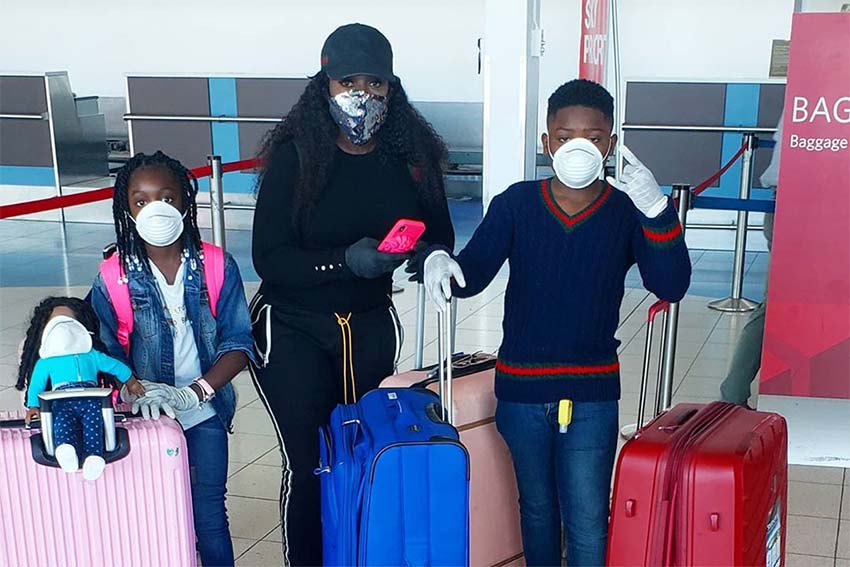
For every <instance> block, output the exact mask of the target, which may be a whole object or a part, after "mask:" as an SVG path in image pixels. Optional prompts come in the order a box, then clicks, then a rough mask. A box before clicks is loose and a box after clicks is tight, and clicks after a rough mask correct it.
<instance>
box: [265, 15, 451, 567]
mask: <svg viewBox="0 0 850 567" xmlns="http://www.w3.org/2000/svg"><path fill="white" fill-rule="evenodd" d="M444 156H445V146H444V145H443V142H442V141H441V140H440V138H439V137H438V136H437V134H436V133H435V132H434V130H433V129H432V128H431V126H430V125H429V124H428V123H427V122H425V120H424V119H423V118H422V116H421V115H420V114H419V113H418V112H417V111H416V110H415V109H414V108H413V107H412V106H411V105H410V103H409V102H408V100H407V95H406V94H405V92H404V89H403V88H402V86H401V81H400V80H399V79H398V78H397V77H395V76H394V75H393V72H392V48H391V47H390V44H389V42H388V41H387V39H386V38H385V37H384V36H383V35H382V34H381V33H380V32H379V31H378V30H376V29H374V28H371V27H368V26H364V25H360V24H352V25H347V26H343V27H341V28H339V29H337V30H336V31H335V32H334V33H332V34H331V35H330V37H328V39H327V40H326V42H325V45H324V47H323V48H322V70H321V71H320V72H319V73H318V74H317V75H316V76H315V77H313V78H312V80H311V81H310V83H309V84H308V85H307V88H306V90H305V91H304V94H303V95H302V96H301V99H300V100H299V101H298V103H297V104H296V105H295V106H294V107H293V108H292V111H291V112H290V113H289V114H288V115H287V116H286V118H285V119H284V120H283V121H282V122H281V123H280V124H279V125H278V126H277V127H276V128H275V129H274V130H273V131H272V132H271V134H270V135H269V137H268V139H267V140H266V142H265V144H264V147H263V149H262V151H261V157H262V158H263V159H264V160H265V166H264V170H263V172H262V177H261V182H260V189H259V194H258V197H257V210H256V214H255V217H254V241H253V242H254V243H253V257H254V266H255V268H256V270H257V273H258V274H259V275H260V277H261V278H262V285H261V286H260V290H259V291H258V293H257V295H256V297H255V298H254V300H253V302H252V305H251V314H252V320H253V323H254V337H255V339H256V342H257V349H258V351H259V354H260V355H261V357H262V358H263V361H264V365H263V367H262V368H257V369H254V372H253V376H254V383H255V385H256V387H257V390H258V391H259V393H260V396H261V398H262V399H263V402H264V403H265V405H266V408H267V409H268V410H269V412H270V413H271V415H272V418H273V420H274V422H275V426H276V428H277V433H278V437H279V441H280V446H281V452H282V454H283V480H282V484H281V516H282V529H283V551H284V561H285V563H286V564H288V565H321V563H322V549H321V548H322V538H321V521H320V498H319V481H318V479H317V478H316V477H315V476H314V474H313V470H314V468H315V467H316V464H317V463H318V461H319V454H318V440H317V436H318V433H317V430H318V428H319V426H321V425H324V424H325V423H327V421H328V419H329V417H330V413H331V410H332V409H333V408H334V407H335V406H336V404H338V403H341V402H346V401H347V402H348V403H351V402H353V401H355V400H357V399H358V398H359V397H360V396H362V395H363V394H364V393H366V392H367V391H369V390H371V389H373V388H376V387H377V386H378V384H379V383H380V381H381V380H382V379H383V378H384V377H386V376H388V375H390V374H392V373H393V371H394V369H395V366H396V363H397V362H398V355H399V352H400V350H401V338H402V329H401V325H400V321H399V318H398V315H397V314H396V312H395V309H394V308H393V304H392V300H391V291H392V273H393V271H394V270H395V269H396V268H398V267H399V266H400V265H401V264H402V263H403V262H404V261H405V260H407V259H409V255H403V254H383V253H381V252H378V251H377V246H378V244H379V241H380V240H381V239H382V238H383V237H384V236H385V235H386V233H387V232H388V231H389V230H390V229H391V228H392V226H393V225H394V224H395V222H396V221H397V220H399V219H402V218H405V219H415V220H421V221H423V222H424V223H425V225H426V227H427V230H426V232H425V234H424V236H423V238H422V240H423V242H427V243H428V244H443V245H446V246H448V247H449V248H452V247H453V245H454V232H453V230H452V225H451V220H450V218H449V212H448V206H447V203H446V197H445V192H444V188H443V178H442V170H441V167H440V162H441V160H442V159H443V158H444Z"/></svg>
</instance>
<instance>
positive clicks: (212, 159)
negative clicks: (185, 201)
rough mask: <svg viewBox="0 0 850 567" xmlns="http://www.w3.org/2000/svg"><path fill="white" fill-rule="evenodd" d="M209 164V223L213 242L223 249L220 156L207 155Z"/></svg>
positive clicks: (222, 189)
mask: <svg viewBox="0 0 850 567" xmlns="http://www.w3.org/2000/svg"><path fill="white" fill-rule="evenodd" d="M207 162H209V164H210V171H211V174H210V223H211V226H212V233H213V244H215V245H216V246H218V247H220V248H222V249H225V248H227V244H226V242H225V236H224V234H225V232H224V186H223V184H222V176H223V174H222V171H221V156H216V155H212V156H207Z"/></svg>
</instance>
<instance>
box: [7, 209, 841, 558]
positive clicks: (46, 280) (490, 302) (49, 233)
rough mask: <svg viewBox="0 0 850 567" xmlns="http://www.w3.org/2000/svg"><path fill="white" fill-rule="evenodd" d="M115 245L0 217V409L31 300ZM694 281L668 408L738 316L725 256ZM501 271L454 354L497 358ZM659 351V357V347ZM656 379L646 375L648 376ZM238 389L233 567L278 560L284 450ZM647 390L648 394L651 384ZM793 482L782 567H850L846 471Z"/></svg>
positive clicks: (645, 301)
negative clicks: (715, 302) (728, 309)
mask: <svg viewBox="0 0 850 567" xmlns="http://www.w3.org/2000/svg"><path fill="white" fill-rule="evenodd" d="M454 205H455V206H453V216H454V218H455V223H456V226H458V227H459V230H458V232H459V240H460V242H461V243H462V242H463V241H465V240H466V239H468V237H469V234H470V232H471V230H472V228H473V227H474V226H475V222H476V218H475V214H476V213H475V206H474V205H471V204H460V205H458V204H454ZM227 238H228V248H229V250H230V251H231V252H232V253H233V254H234V255H235V256H236V258H237V260H238V262H239V265H240V267H241V269H242V273H243V276H244V278H245V280H246V282H247V283H246V288H247V289H246V291H247V293H248V294H249V296H250V295H251V294H252V293H253V291H254V290H255V289H256V286H257V283H256V280H257V277H256V274H255V273H254V271H253V268H252V267H251V262H250V233H248V232H238V231H231V232H229V233H228V236H227ZM112 239H113V235H112V228H111V227H108V226H102V225H84V224H76V225H68V227H67V229H66V231H65V232H64V234H63V233H62V231H61V230H60V229H59V226H58V225H56V224H52V223H36V222H21V221H0V411H2V410H7V409H15V408H19V407H20V404H21V398H20V394H19V393H18V392H17V391H15V390H14V388H12V385H13V383H14V379H15V373H16V366H15V365H16V358H15V357H16V354H15V349H16V346H17V344H18V342H19V341H20V339H21V337H22V333H23V332H24V328H25V325H26V323H27V320H28V317H29V314H30V311H31V309H32V307H33V306H34V304H35V303H36V302H37V301H38V300H39V299H41V298H43V297H45V296H47V295H49V294H57V293H58V294H71V295H79V296H82V295H84V294H85V293H86V291H87V289H88V284H89V283H90V281H91V278H92V275H93V274H94V272H95V270H96V267H97V264H98V261H99V257H100V256H99V249H100V247H101V246H102V245H103V244H105V243H108V242H110V241H111V240H112ZM692 258H693V261H694V282H693V285H692V287H691V291H690V295H689V296H688V298H687V299H686V300H685V301H683V302H682V308H681V325H680V334H679V344H678V351H677V357H676V372H675V376H676V382H675V388H676V389H675V394H674V401H684V400H693V401H708V400H713V399H716V398H717V397H718V388H719V384H720V381H721V380H722V378H723V375H724V374H725V371H726V366H727V364H728V361H729V358H730V356H731V352H732V349H733V348H734V344H735V341H736V340H737V337H738V334H739V332H740V330H741V328H742V326H743V324H744V322H745V321H746V315H721V314H719V313H716V312H713V311H709V310H708V309H706V307H705V304H706V302H707V301H708V299H709V298H717V297H722V296H725V295H726V294H727V293H728V285H729V284H728V282H729V281H730V274H729V267H730V265H731V254H729V253H724V252H704V251H694V252H692ZM747 265H748V271H747V278H746V284H745V295H747V296H749V297H751V298H753V299H757V300H760V299H761V298H762V297H763V293H764V277H765V272H766V267H767V258H766V256H764V255H760V254H753V255H751V256H749V257H748V259H747ZM505 275H506V271H503V273H502V274H500V276H499V278H497V279H496V281H494V283H493V284H492V285H491V286H490V287H489V288H488V289H487V290H485V291H484V292H483V293H482V294H481V295H480V296H478V297H476V298H473V299H469V300H464V301H462V302H461V303H460V305H459V309H458V331H457V350H463V351H466V352H470V351H475V350H487V351H494V350H496V348H497V347H498V346H499V341H500V337H501V325H500V323H501V313H502V301H503V292H504V288H505V285H506V282H507V280H506V278H505ZM399 283H400V284H401V285H402V286H403V287H404V288H405V290H404V292H403V293H401V294H398V295H396V296H395V301H396V305H397V307H398V309H399V312H400V314H401V318H402V321H403V323H404V324H405V326H406V329H407V336H408V339H409V340H408V341H407V342H406V344H405V345H404V348H403V350H402V365H401V367H402V369H406V368H410V367H411V366H412V361H413V341H412V337H413V332H414V331H413V328H414V327H413V326H414V320H415V305H416V290H415V289H414V288H413V287H412V286H411V284H408V283H407V282H406V281H404V280H401V279H400V281H399ZM627 285H628V288H629V289H627V292H626V296H625V299H624V301H623V308H622V311H621V314H622V325H621V327H620V330H619V331H618V336H619V338H620V339H621V340H622V343H623V344H622V347H621V352H620V354H621V362H622V366H623V373H622V374H623V397H622V400H621V405H620V421H621V423H623V424H626V423H631V422H633V421H634V420H635V412H636V407H637V398H638V391H639V378H640V370H641V364H642V359H643V345H644V336H645V335H644V333H645V325H644V319H645V313H646V308H647V306H648V305H649V304H650V303H651V302H652V298H651V297H650V296H649V295H648V294H647V293H646V292H645V291H643V290H642V289H640V288H639V285H640V280H639V276H638V274H636V273H634V272H633V273H630V275H629V277H628V280H627ZM435 328H436V325H435V323H434V321H433V319H429V320H428V321H427V324H426V350H425V355H426V360H433V359H434V357H435V356H436V354H435V350H436V347H435V343H434V340H435V336H434V335H435ZM656 352H657V351H656ZM652 375H653V376H654V373H653V374H652ZM235 384H236V387H237V389H238V391H239V395H240V397H239V409H238V411H237V417H236V424H235V426H236V433H235V434H234V435H233V436H232V437H231V452H230V461H231V462H230V480H229V484H228V489H229V498H228V508H229V512H230V518H231V527H232V533H233V538H234V545H235V549H236V553H237V555H238V556H239V559H238V560H237V564H238V565H240V566H245V567H247V566H273V565H281V564H282V559H281V549H280V543H279V542H280V516H279V506H278V501H277V497H278V491H279V481H280V455H279V452H278V449H277V442H276V439H275V437H274V431H273V429H272V425H271V422H270V420H269V418H268V416H267V414H266V412H265V410H264V409H263V407H262V405H261V404H260V402H259V400H258V398H257V394H256V392H255V391H254V389H253V386H252V385H251V382H250V379H249V378H248V376H247V375H246V374H245V373H243V374H241V375H239V376H238V377H237V378H236V379H235ZM651 391H654V387H653V389H652V390H651ZM790 473H791V482H790V485H789V503H788V509H789V514H790V515H789V519H788V549H787V551H788V553H789V555H788V558H787V562H786V565H787V566H788V567H799V566H813V567H818V566H821V565H823V566H827V565H829V566H835V567H850V475H848V474H847V471H846V470H844V469H834V468H815V467H792V468H791V471H790Z"/></svg>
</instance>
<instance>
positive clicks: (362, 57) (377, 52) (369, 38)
mask: <svg viewBox="0 0 850 567" xmlns="http://www.w3.org/2000/svg"><path fill="white" fill-rule="evenodd" d="M322 71H324V72H325V74H326V75H327V76H328V77H330V78H331V79H334V80H339V79H344V78H346V77H351V76H354V75H373V76H375V77H379V78H381V79H383V80H384V81H387V82H393V81H395V80H396V77H395V75H393V48H392V46H391V45H390V42H389V40H387V38H386V37H384V34H382V33H381V32H379V31H378V30H376V29H375V28H373V27H371V26H367V25H364V24H347V25H344V26H342V27H339V28H337V29H336V30H334V32H333V33H332V34H331V35H329V36H328V39H326V40H325V45H324V46H323V47H322Z"/></svg>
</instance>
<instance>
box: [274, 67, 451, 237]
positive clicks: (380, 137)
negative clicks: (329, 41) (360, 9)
mask: <svg viewBox="0 0 850 567" xmlns="http://www.w3.org/2000/svg"><path fill="white" fill-rule="evenodd" d="M328 97H329V80H328V76H327V75H326V74H325V73H324V72H319V73H317V74H316V75H314V76H313V77H311V79H310V82H309V83H308V84H307V87H306V88H305V90H304V93H303V94H302V95H301V98H300V99H299V100H298V102H297V103H295V106H293V107H292V110H290V112H289V114H287V116H286V117H285V118H284V119H283V120H282V121H281V123H280V124H278V125H277V126H276V127H275V128H274V129H273V130H272V131H271V132H269V134H268V135H267V136H266V138H265V140H264V141H263V143H262V145H261V148H260V152H259V156H258V157H259V158H260V159H261V160H262V162H263V163H264V165H263V169H262V171H261V175H260V180H262V175H263V174H264V173H265V171H266V170H267V168H268V167H270V165H271V160H272V159H273V158H274V155H275V153H276V152H277V151H278V150H279V149H280V148H281V147H282V146H284V145H285V144H287V143H289V142H295V143H296V144H297V148H298V155H299V161H300V164H301V171H302V172H303V171H309V172H310V174H309V175H300V176H299V178H298V181H297V183H296V192H295V193H296V194H295V202H294V206H293V219H292V221H293V224H294V226H295V228H296V231H297V232H298V233H299V234H300V235H302V236H304V235H306V234H307V232H308V231H307V226H308V224H309V221H310V216H311V213H312V210H313V207H314V205H315V203H316V201H317V200H318V198H319V196H320V195H321V193H322V191H323V190H324V188H325V187H326V185H327V183H328V180H329V177H330V171H331V167H332V165H333V159H334V155H335V153H336V142H337V135H338V133H339V127H338V126H337V124H336V123H335V122H334V120H333V118H331V115H330V111H329V109H328ZM375 140H376V142H377V147H376V151H377V152H378V154H379V155H380V156H381V158H382V159H384V160H390V159H396V160H401V161H402V162H403V163H406V164H408V166H409V167H410V168H411V171H412V173H413V178H414V179H413V181H414V183H415V185H416V188H417V190H418V193H419V199H420V202H421V204H422V206H423V207H425V208H427V209H429V210H433V209H434V208H437V207H444V206H445V198H446V197H445V189H444V187H443V169H442V164H443V161H444V160H445V159H446V157H447V152H446V145H445V144H444V143H443V140H442V139H441V138H440V136H439V135H438V134H437V133H436V132H435V131H434V128H433V127H432V126H431V125H430V124H429V123H428V122H427V121H426V120H425V118H423V116H422V115H421V114H420V113H419V111H417V110H416V109H415V108H413V106H412V105H411V104H410V101H409V100H408V99H407V93H406V92H405V91H404V87H403V86H402V84H401V80H400V79H397V80H396V81H394V82H392V83H390V85H389V94H388V108H387V116H386V119H385V121H384V123H383V125H382V126H381V128H380V129H379V130H378V132H377V133H376V134H375ZM258 186H259V185H258Z"/></svg>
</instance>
